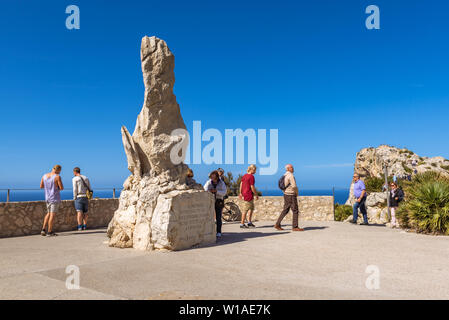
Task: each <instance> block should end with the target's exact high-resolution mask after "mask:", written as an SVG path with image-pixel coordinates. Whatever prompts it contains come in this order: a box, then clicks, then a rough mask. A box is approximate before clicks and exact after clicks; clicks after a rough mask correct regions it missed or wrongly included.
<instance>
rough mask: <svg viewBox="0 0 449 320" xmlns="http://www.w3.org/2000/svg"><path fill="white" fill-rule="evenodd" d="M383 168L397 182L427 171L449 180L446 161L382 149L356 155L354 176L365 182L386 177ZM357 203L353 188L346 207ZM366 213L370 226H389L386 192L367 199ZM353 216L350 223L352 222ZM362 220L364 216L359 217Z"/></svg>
mask: <svg viewBox="0 0 449 320" xmlns="http://www.w3.org/2000/svg"><path fill="white" fill-rule="evenodd" d="M384 164H387V166H388V175H389V176H393V175H396V177H398V178H402V177H407V176H409V175H411V176H412V177H413V175H414V174H415V173H422V172H425V171H431V170H432V171H438V172H440V173H442V174H445V175H448V176H449V160H447V159H445V158H443V157H433V158H429V157H421V156H419V155H417V154H416V153H414V152H413V151H410V150H408V149H405V148H403V149H400V148H396V147H392V146H387V145H381V146H379V147H377V148H373V147H370V148H364V149H362V150H360V151H359V152H357V154H356V160H355V164H354V172H355V173H358V174H359V175H360V176H361V178H362V180H364V179H366V178H369V177H377V178H383V177H384V169H383V166H384ZM354 202H355V199H354V193H353V185H352V184H351V187H350V192H349V197H348V200H347V201H346V204H347V205H351V206H352V205H353V204H354ZM366 209H367V212H368V219H369V221H370V223H388V222H389V216H388V209H387V195H386V193H385V192H370V193H369V194H368V197H367V199H366ZM350 219H352V216H351V217H349V218H348V219H347V221H349V220H350ZM360 219H361V216H360Z"/></svg>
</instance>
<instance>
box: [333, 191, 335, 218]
mask: <svg viewBox="0 0 449 320" xmlns="http://www.w3.org/2000/svg"><path fill="white" fill-rule="evenodd" d="M332 212H333V214H334V221H335V187H332Z"/></svg>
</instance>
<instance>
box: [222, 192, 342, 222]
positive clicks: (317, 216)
mask: <svg viewBox="0 0 449 320" xmlns="http://www.w3.org/2000/svg"><path fill="white" fill-rule="evenodd" d="M298 199H299V201H298V208H299V220H316V221H333V220H334V203H333V197H332V196H300V197H298ZM228 201H233V202H235V203H236V204H237V205H238V206H239V207H240V208H241V207H242V206H241V204H242V202H243V200H240V199H239V198H238V197H229V199H228ZM283 206H284V197H282V196H277V197H276V196H273V197H269V196H264V197H259V200H257V201H254V215H253V216H254V218H253V220H254V221H255V220H267V221H276V220H277V218H278V217H279V214H280V213H281V211H282V209H283ZM288 221H290V222H291V221H292V213H291V210H290V212H289V214H288V215H287V216H286V217H285V218H284V223H287V222H288Z"/></svg>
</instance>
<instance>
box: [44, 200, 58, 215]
mask: <svg viewBox="0 0 449 320" xmlns="http://www.w3.org/2000/svg"><path fill="white" fill-rule="evenodd" d="M59 205H60V203H59V202H56V203H51V202H47V211H48V212H49V213H50V212H53V213H58V210H59Z"/></svg>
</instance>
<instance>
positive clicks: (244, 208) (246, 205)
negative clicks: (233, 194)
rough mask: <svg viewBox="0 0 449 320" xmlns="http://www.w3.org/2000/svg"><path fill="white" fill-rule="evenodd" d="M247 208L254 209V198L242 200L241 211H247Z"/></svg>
mask: <svg viewBox="0 0 449 320" xmlns="http://www.w3.org/2000/svg"><path fill="white" fill-rule="evenodd" d="M248 210H251V211H254V199H253V200H251V201H245V200H243V204H242V210H241V211H242V212H243V213H245V212H248Z"/></svg>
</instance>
